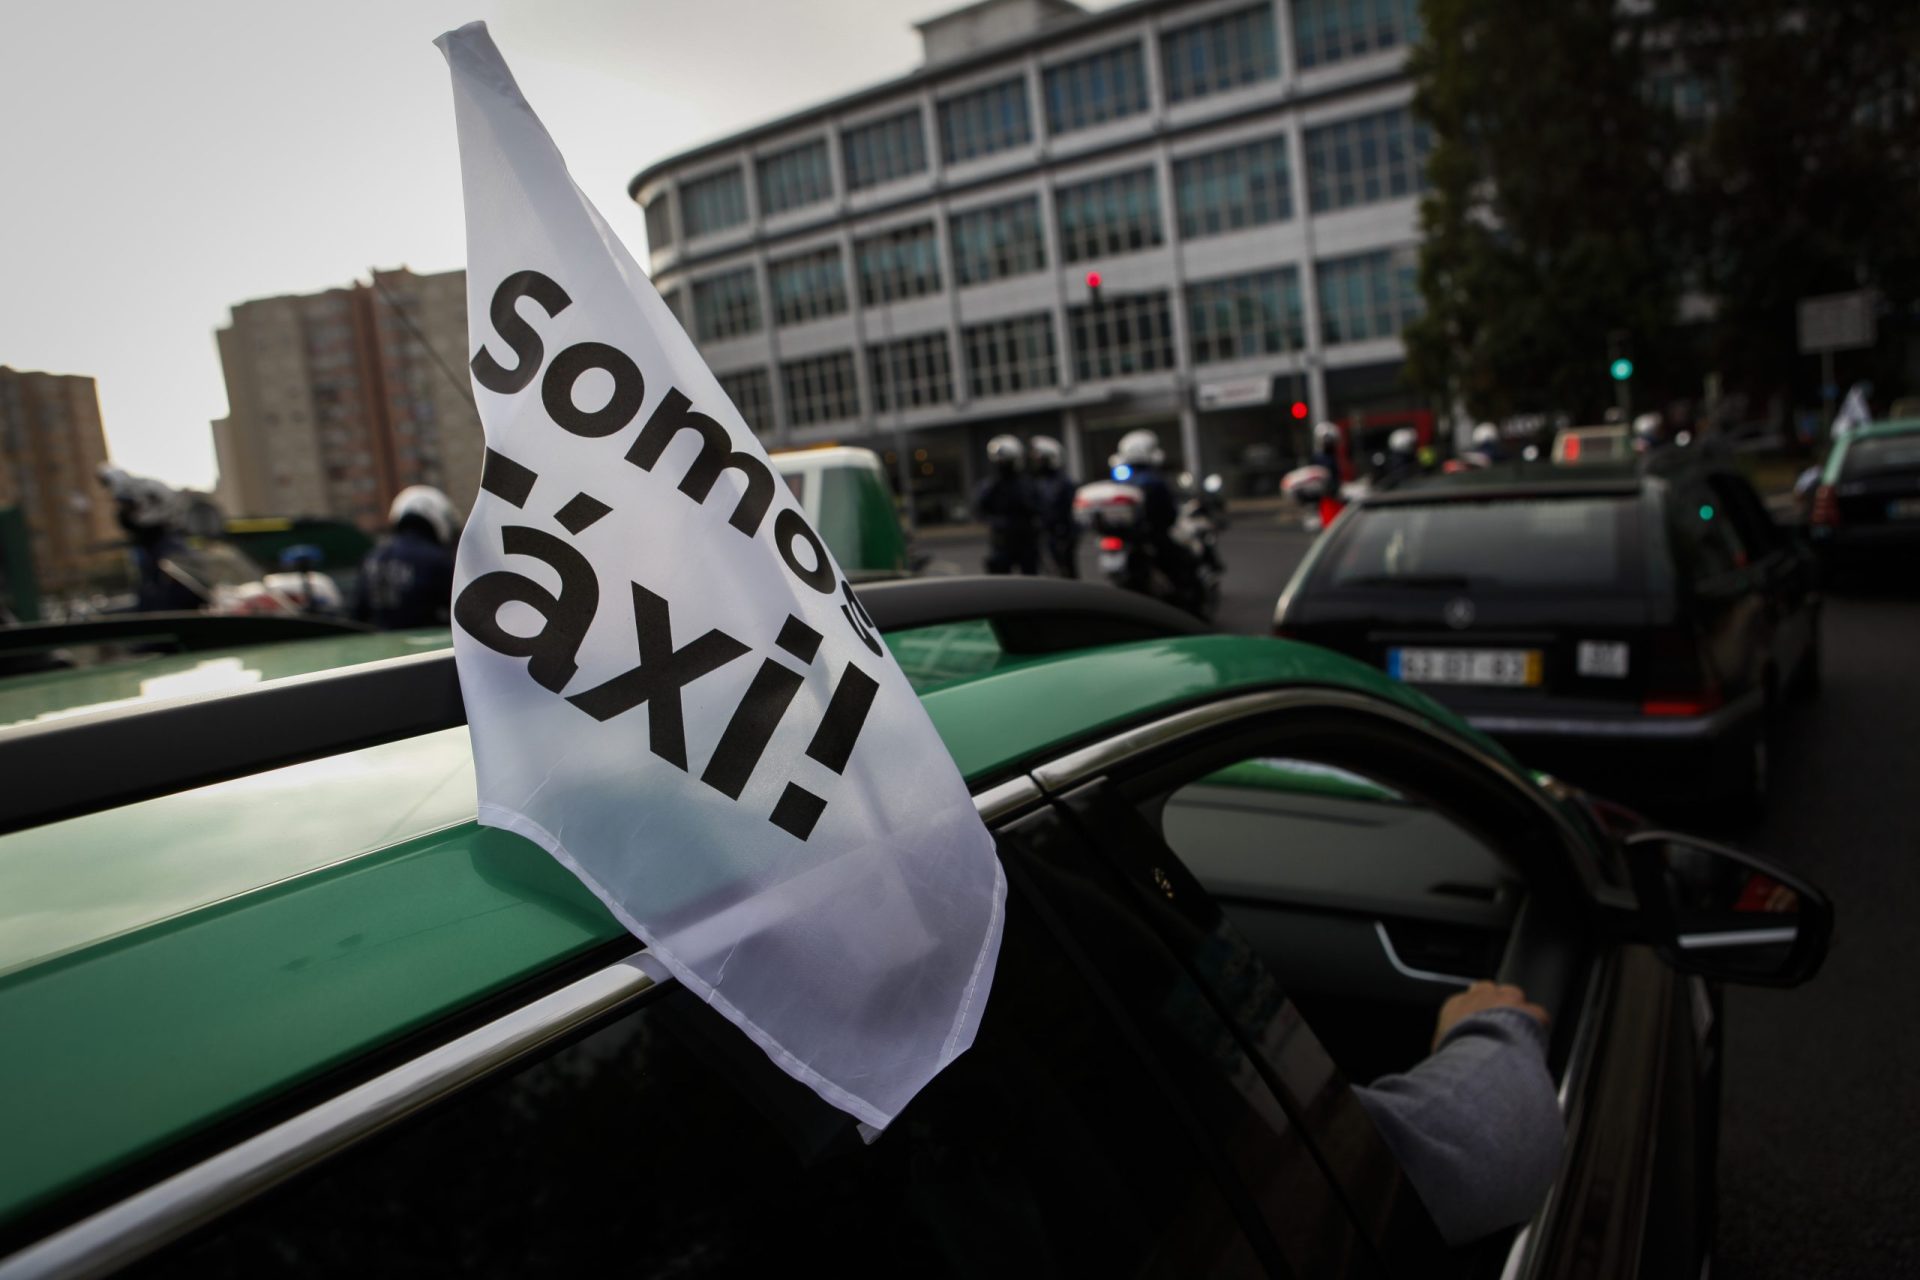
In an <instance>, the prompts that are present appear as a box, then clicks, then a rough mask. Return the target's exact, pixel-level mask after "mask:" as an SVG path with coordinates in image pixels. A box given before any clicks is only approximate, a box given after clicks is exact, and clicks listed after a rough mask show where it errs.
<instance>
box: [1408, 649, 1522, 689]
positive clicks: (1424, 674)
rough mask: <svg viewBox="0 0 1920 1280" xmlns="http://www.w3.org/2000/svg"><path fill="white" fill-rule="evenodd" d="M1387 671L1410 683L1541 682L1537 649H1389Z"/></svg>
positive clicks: (1506, 683) (1517, 683)
mask: <svg viewBox="0 0 1920 1280" xmlns="http://www.w3.org/2000/svg"><path fill="white" fill-rule="evenodd" d="M1387 674H1388V675H1390V676H1392V677H1393V678H1394V679H1396V680H1405V681H1406V682H1407V683H1409V684H1485V685H1510V686H1517V687H1530V686H1532V685H1537V684H1539V683H1540V651H1539V650H1538V649H1389V650H1388V651H1387Z"/></svg>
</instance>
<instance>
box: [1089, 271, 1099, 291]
mask: <svg viewBox="0 0 1920 1280" xmlns="http://www.w3.org/2000/svg"><path fill="white" fill-rule="evenodd" d="M1099 287H1100V273H1099V272H1098V271H1089V272H1087V288H1089V289H1098V288H1099Z"/></svg>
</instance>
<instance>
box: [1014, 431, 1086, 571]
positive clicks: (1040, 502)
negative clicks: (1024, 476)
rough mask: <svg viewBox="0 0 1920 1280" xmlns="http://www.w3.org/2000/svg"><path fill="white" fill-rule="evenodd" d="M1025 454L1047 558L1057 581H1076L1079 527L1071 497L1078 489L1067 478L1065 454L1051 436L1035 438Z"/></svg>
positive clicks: (1028, 445)
mask: <svg viewBox="0 0 1920 1280" xmlns="http://www.w3.org/2000/svg"><path fill="white" fill-rule="evenodd" d="M1027 453H1028V456H1030V457H1031V458H1032V459H1033V497H1034V502H1035V504H1036V505H1037V507H1038V509H1039V514H1040V536H1041V537H1042V539H1044V540H1045V542H1046V544H1047V556H1048V558H1049V559H1051V560H1052V561H1053V564H1054V567H1055V568H1056V569H1058V570H1059V571H1060V576H1061V577H1063V578H1077V577H1079V576H1080V566H1079V563H1078V559H1077V557H1078V554H1079V543H1080V526H1079V525H1078V524H1076V523H1075V522H1074V519H1073V493H1074V490H1075V489H1076V488H1078V487H1079V486H1077V485H1076V484H1074V482H1073V478H1072V477H1071V476H1069V475H1068V474H1067V451H1066V450H1065V449H1063V448H1061V447H1060V442H1059V441H1058V440H1055V439H1054V438H1053V437H1052V436H1035V437H1034V438H1033V439H1032V440H1030V441H1028V442H1027Z"/></svg>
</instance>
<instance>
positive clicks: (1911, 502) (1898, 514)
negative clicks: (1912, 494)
mask: <svg viewBox="0 0 1920 1280" xmlns="http://www.w3.org/2000/svg"><path fill="white" fill-rule="evenodd" d="M1887 519H1889V520H1920V498H1895V499H1894V500H1893V501H1892V502H1889V503H1888V504H1887Z"/></svg>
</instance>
